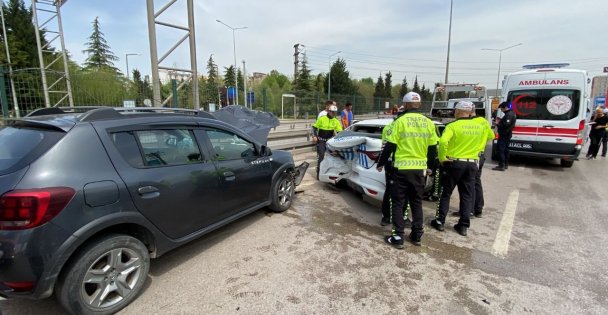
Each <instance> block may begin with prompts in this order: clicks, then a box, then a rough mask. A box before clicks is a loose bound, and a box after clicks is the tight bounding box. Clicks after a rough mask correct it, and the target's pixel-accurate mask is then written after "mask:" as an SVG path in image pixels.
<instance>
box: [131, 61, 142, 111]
mask: <svg viewBox="0 0 608 315" xmlns="http://www.w3.org/2000/svg"><path fill="white" fill-rule="evenodd" d="M132 89H133V90H134V91H133V92H134V95H135V104H136V105H137V106H141V105H143V103H144V96H143V93H144V81H143V80H142V79H141V73H140V72H139V70H137V69H133V83H132Z"/></svg>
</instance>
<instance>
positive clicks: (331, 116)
mask: <svg viewBox="0 0 608 315" xmlns="http://www.w3.org/2000/svg"><path fill="white" fill-rule="evenodd" d="M337 113H338V106H336V105H330V106H329V107H328V110H327V115H324V116H321V117H319V119H317V121H316V122H315V123H314V124H313V125H312V128H313V138H312V141H313V142H314V143H316V144H317V179H319V170H320V167H321V161H323V158H324V157H325V150H326V148H327V146H326V144H327V140H329V139H330V138H331V137H333V136H334V135H335V134H336V133H338V132H340V131H342V124H341V123H340V121H339V120H338V119H337V118H336V115H337Z"/></svg>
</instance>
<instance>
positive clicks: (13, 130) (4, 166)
mask: <svg viewBox="0 0 608 315" xmlns="http://www.w3.org/2000/svg"><path fill="white" fill-rule="evenodd" d="M62 135H63V132H59V131H52V130H46V129H38V128H21V127H15V126H6V125H5V123H2V124H1V125H0V175H2V174H7V173H10V172H12V171H14V170H16V169H19V168H21V166H23V165H25V164H28V163H30V162H31V161H32V160H34V159H36V158H37V157H39V156H40V155H42V153H44V152H46V150H48V148H50V147H51V146H52V145H53V144H55V143H56V142H57V141H58V139H59V138H60V137H61V136H62Z"/></svg>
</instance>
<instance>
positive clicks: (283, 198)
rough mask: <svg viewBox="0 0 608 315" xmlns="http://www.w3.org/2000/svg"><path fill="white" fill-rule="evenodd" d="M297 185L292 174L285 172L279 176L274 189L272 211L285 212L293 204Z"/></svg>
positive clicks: (271, 203)
mask: <svg viewBox="0 0 608 315" xmlns="http://www.w3.org/2000/svg"><path fill="white" fill-rule="evenodd" d="M295 187H296V184H295V182H294V178H293V175H292V174H291V172H284V173H283V174H281V175H280V176H279V178H278V179H277V181H276V182H275V183H274V186H273V187H272V193H271V196H270V197H271V201H270V206H269V208H270V210H272V211H274V212H283V211H285V210H287V209H289V207H291V203H292V202H293V196H294V193H295Z"/></svg>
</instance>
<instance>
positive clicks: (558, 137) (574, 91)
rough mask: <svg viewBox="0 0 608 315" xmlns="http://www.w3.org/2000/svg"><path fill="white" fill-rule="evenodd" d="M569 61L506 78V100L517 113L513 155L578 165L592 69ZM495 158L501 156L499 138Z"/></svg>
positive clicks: (588, 111)
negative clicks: (570, 65)
mask: <svg viewBox="0 0 608 315" xmlns="http://www.w3.org/2000/svg"><path fill="white" fill-rule="evenodd" d="M567 66H568V64H542V65H528V66H524V69H525V70H523V71H519V72H515V73H510V74H508V75H506V76H505V80H504V81H503V88H502V99H503V100H505V101H506V102H508V103H509V106H510V108H511V109H512V110H513V111H514V112H515V114H516V115H517V123H516V125H515V128H514V129H513V137H512V138H511V143H510V144H509V152H510V153H511V154H512V155H523V156H532V157H543V158H557V159H560V162H561V165H562V166H563V167H572V164H573V163H574V161H575V160H576V159H577V158H578V156H579V154H580V153H581V149H582V147H583V144H584V141H585V138H586V135H587V130H588V129H589V126H588V125H587V123H588V121H589V118H590V117H591V111H592V108H591V105H590V102H589V86H590V83H591V82H590V79H589V76H588V74H587V72H586V71H583V70H575V69H563V68H564V67H567ZM493 144H494V145H493V147H492V153H493V154H492V158H493V159H495V157H496V151H495V149H496V140H494V143H493Z"/></svg>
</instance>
